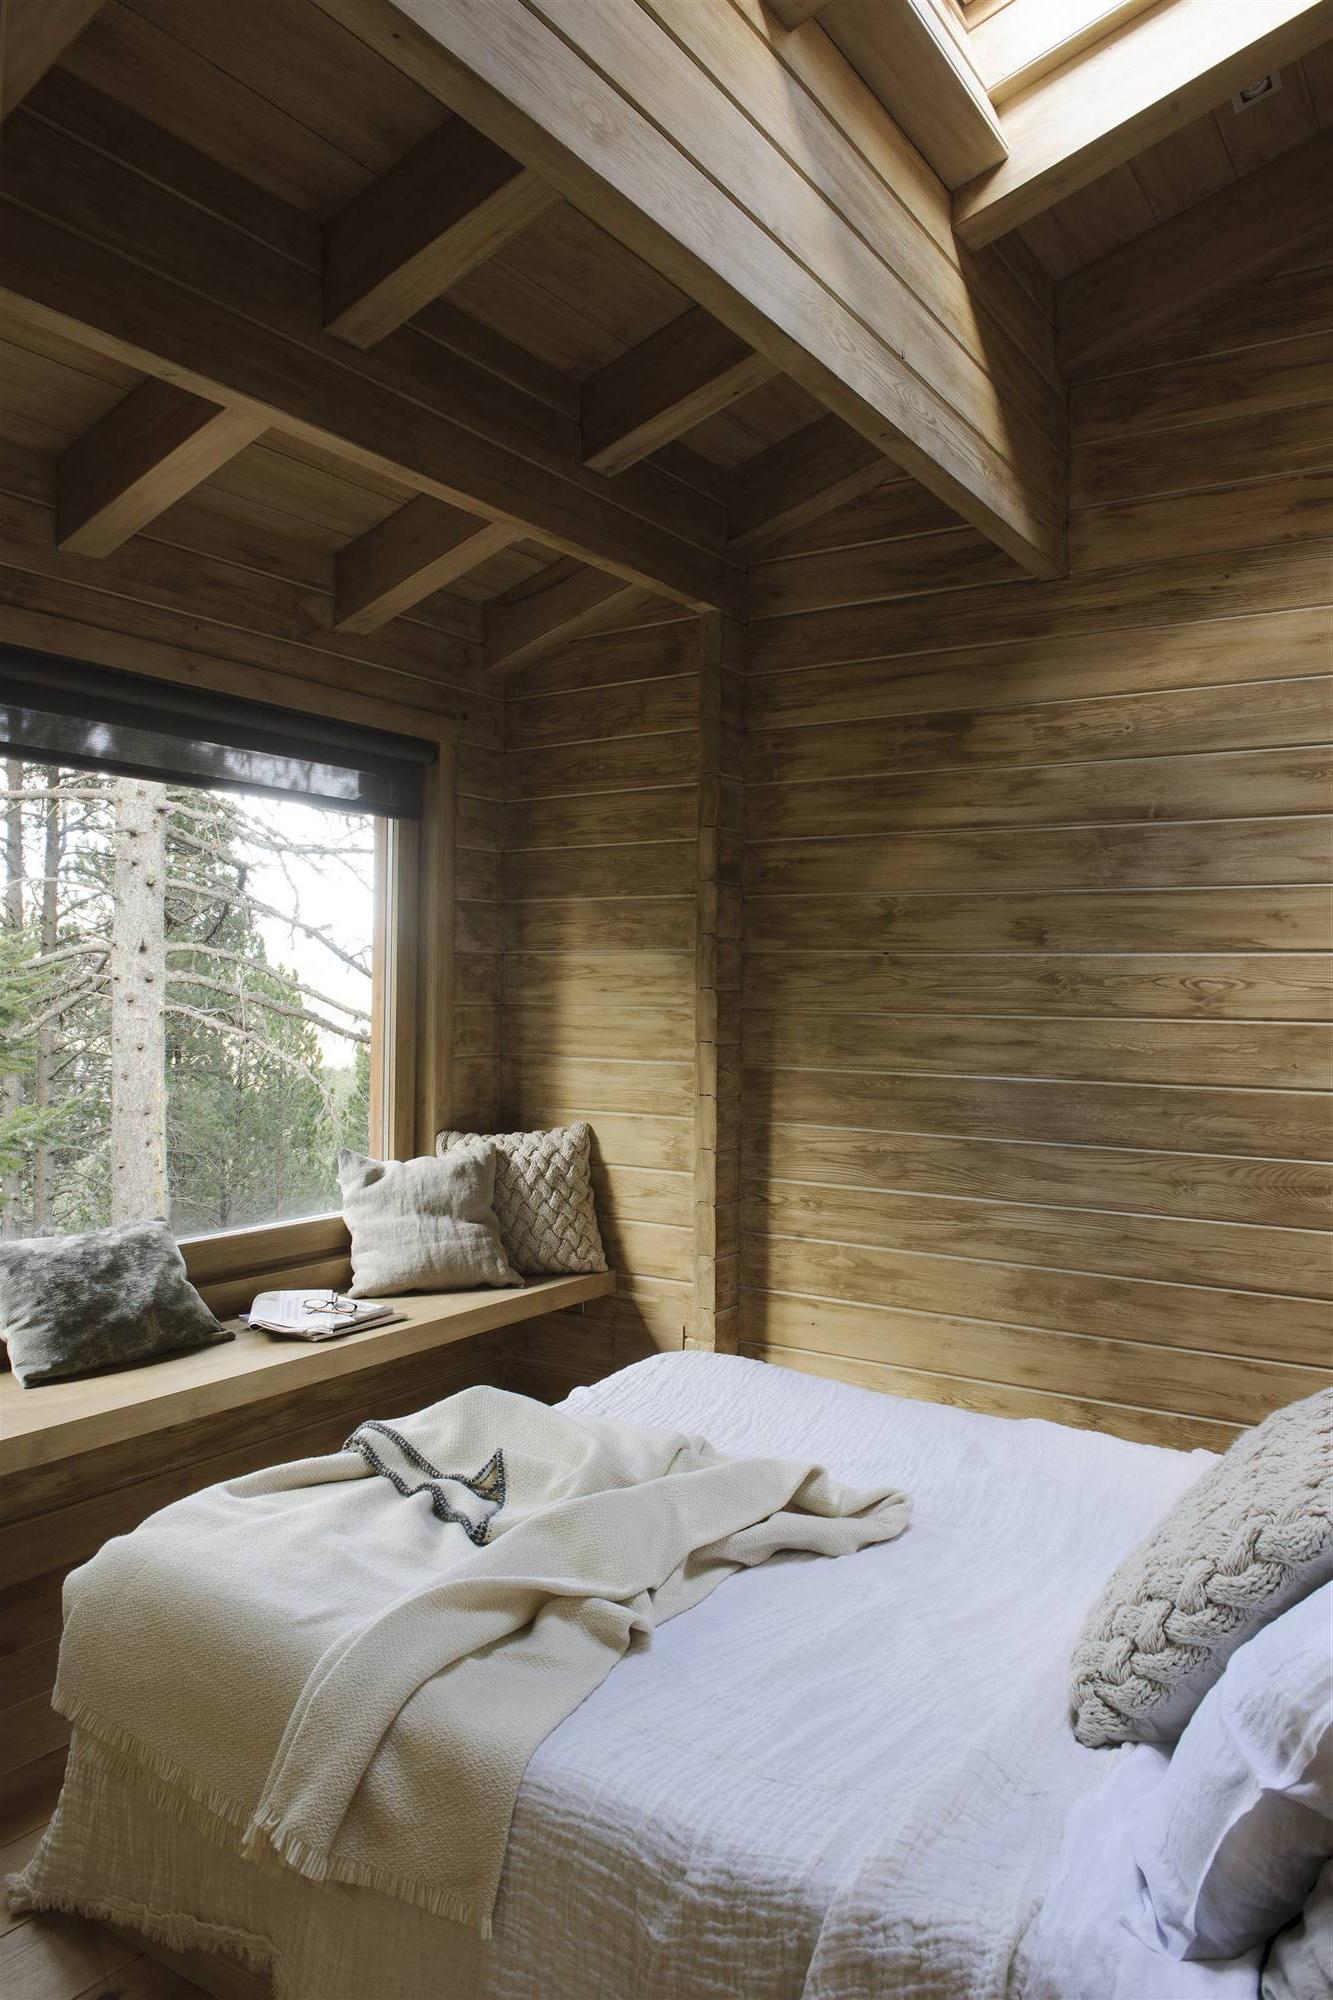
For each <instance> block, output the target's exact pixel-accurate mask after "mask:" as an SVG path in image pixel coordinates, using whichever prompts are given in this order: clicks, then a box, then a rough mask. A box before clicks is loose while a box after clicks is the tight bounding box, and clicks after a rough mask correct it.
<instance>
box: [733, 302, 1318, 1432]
mask: <svg viewBox="0 0 1333 2000" xmlns="http://www.w3.org/2000/svg"><path fill="white" fill-rule="evenodd" d="M1269 282H1270V283H1277V284H1279V285H1281V286H1282V298H1283V301H1284V309H1283V312H1282V313H1281V314H1278V315H1274V314H1273V313H1271V312H1267V311H1265V310H1263V309H1262V301H1261V300H1260V299H1259V298H1258V296H1257V293H1258V292H1260V291H1262V290H1263V288H1262V287H1260V288H1256V293H1255V294H1251V295H1250V296H1249V299H1248V304H1247V303H1246V300H1245V299H1244V298H1243V297H1241V296H1239V295H1238V297H1237V299H1236V301H1235V302H1234V304H1233V303H1231V302H1227V301H1223V302H1222V303H1221V305H1220V306H1219V308H1218V314H1219V332H1218V336H1217V345H1216V347H1214V346H1213V345H1212V344H1211V342H1210V338H1209V334H1210V328H1209V326H1208V325H1207V324H1200V325H1199V326H1198V327H1197V328H1196V329H1195V331H1194V333H1193V334H1192V335H1191V337H1190V338H1191V341H1192V342H1193V345H1192V346H1191V345H1190V344H1188V343H1186V344H1185V345H1184V346H1182V345H1181V344H1180V343H1179V342H1177V343H1176V344H1175V345H1174V346H1172V344H1171V343H1170V341H1169V340H1166V339H1164V338H1159V339H1158V341H1157V343H1156V345H1157V350H1158V353H1157V358H1156V359H1153V358H1151V357H1150V358H1149V359H1148V361H1147V362H1146V363H1145V365H1143V366H1138V365H1133V366H1129V367H1127V368H1126V370H1125V372H1123V373H1122V374H1120V375H1117V376H1114V377H1109V378H1105V379H1101V380H1095V381H1088V382H1083V383H1076V384H1075V385H1074V387H1073V392H1072V409H1073V427H1074V436H1073V489H1074V510H1073V515H1072V519H1071V528H1070V546H1071V551H1072V566H1071V574H1070V576H1069V577H1068V578H1067V579H1066V580H1064V581H1062V582H1055V583H1049V584H1036V583H1033V582H1031V581H1027V580H1023V581H1013V582H1006V583H1004V584H1002V585H1001V584H998V583H992V582H988V581H986V580H984V579H982V580H980V581H978V580H977V579H976V577H975V576H974V575H973V574H971V573H970V572H969V552H968V551H967V550H966V549H965V548H964V547H963V545H962V544H961V543H960V544H958V545H957V547H956V551H955V553H956V557H957V568H956V573H955V574H953V575H950V574H949V570H948V566H947V564H943V563H941V564H940V566H939V567H938V568H931V570H930V571H929V574H927V572H926V570H925V569H922V570H920V571H919V572H918V583H917V588H918V591H919V593H920V594H918V595H916V596H910V595H908V596H897V597H892V600H891V601H888V600H889V599H890V598H891V593H892V590H893V589H894V588H895V587H896V584H895V580H896V579H899V578H902V577H904V576H906V575H907V574H908V573H909V572H908V570H907V568H906V567H905V558H907V557H909V556H910V552H911V551H913V550H914V549H915V548H917V544H916V543H914V542H912V541H906V542H904V541H901V540H899V539H897V534H898V533H899V532H900V531H897V530H895V527H894V525H893V521H892V517H891V516H883V518H882V519H880V520H876V519H875V518H874V509H875V508H879V509H880V510H881V512H882V509H883V505H884V503H883V500H882V498H880V497H878V496H873V495H872V496H869V497H868V498H867V499H866V500H865V501H863V502H859V503H856V502H854V503H851V504H849V505H848V506H846V507H844V508H842V509H840V510H839V517H838V520H837V524H836V529H835V531H834V537H833V539H832V540H830V541H828V542H827V543H825V544H824V545H823V546H822V548H821V549H816V550H812V551H811V552H810V553H809V554H802V555H800V556H799V557H797V556H796V555H795V554H792V555H787V556H785V558H784V559H783V560H781V561H774V560H772V559H771V557H770V555H769V552H768V551H765V555H766V558H768V561H767V575H766V579H765V583H764V586H763V590H762V592H761V596H760V601H759V615H758V616H757V618H756V620H755V622H754V624H753V627H752V633H751V651H750V667H751V673H750V678H749V685H748V690H747V714H748V720H749V735H748V739H747V754H746V774H747V780H748V782H747V790H746V847H745V906H744V919H745V934H744V945H745V964H744V986H743V995H744V1019H743V1039H742V1056H743V1062H744V1074H743V1104H744V1111H745V1116H744V1130H745V1147H744V1156H743V1191H744V1192H743V1204H742V1216H741V1221H742V1229H743V1239H742V1240H743V1252H742V1267H741V1285H742V1291H741V1351H742V1352H743V1353H748V1354H754V1355H757V1356H760V1357H762V1358H767V1359H770V1360H773V1361H778V1362H781V1363H782V1364H784V1365H787V1366H793V1367H797V1368H805V1369H809V1370H812V1371H814V1372H816V1373H824V1374H830V1373H831V1374H840V1375H843V1376H845V1377H846V1378H848V1379H851V1380H855V1381H861V1382H865V1383H868V1384H870V1385H871V1386H874V1387H879V1388H883V1389H887V1390H890V1391H893V1392H895V1393H898V1394H907V1395H920V1396H930V1397H935V1398H938V1399H941V1400H944V1401H948V1402H954V1403H958V1404H960V1405H961V1406H963V1407H968V1408H977V1409H984V1410H994V1411H998V1412H1000V1413H1002V1414H1007V1415H1035V1416H1040V1415H1046V1416H1049V1417H1052V1418H1053V1419H1055V1420H1056V1421H1060V1422H1075V1423H1081V1424H1085V1425H1089V1426H1091V1427H1093V1428H1098V1429H1109V1430H1114V1431H1119V1432H1121V1433H1122V1434H1125V1435H1129V1436H1139V1437H1153V1438H1157V1439H1159V1440H1161V1441H1163V1442H1168V1443H1174V1444H1205V1445H1208V1446H1211V1447H1212V1448H1214V1449H1219V1448H1221V1447H1222V1446H1224V1445H1225V1443H1226V1441H1227V1439H1228V1438H1229V1436H1230V1435H1231V1434H1232V1427H1233V1426H1235V1425H1238V1424H1247V1423H1252V1422H1254V1421H1255V1420H1256V1419H1257V1418H1259V1417H1261V1416H1263V1415H1264V1414H1265V1412H1266V1411H1267V1410H1269V1409H1272V1408H1274V1407H1276V1406H1277V1405H1279V1404H1281V1403H1284V1402H1287V1401H1290V1400H1293V1399H1294V1398H1296V1397H1299V1396H1303V1395H1307V1394H1309V1393H1310V1392H1311V1391H1312V1390H1314V1389H1315V1388H1317V1387H1321V1386H1324V1385H1326V1384H1328V1383H1329V1382H1330V1381H1333V1366H1331V1363H1333V1347H1331V1345H1330V1340H1329V1306H1328V1302H1327V1301H1328V1294H1329V1288H1330V1273H1331V1272H1333V1258H1331V1257H1330V1246H1329V1238H1328V1235H1327V1227H1328V1223H1329V1219H1330V1205H1331V1202H1333V1169H1331V1168H1330V1166H1329V1165H1328V1164H1327V1162H1328V1158H1329V1153H1330V1146H1329V1136H1330V1130H1331V1129H1333V1121H1331V1120H1330V1115H1329V1114H1330V1097H1329V1087H1330V1084H1331V1083H1333V1068H1331V1064H1333V1047H1331V1046H1330V1029H1329V1023H1330V985H1329V960H1328V958H1327V956H1325V955H1324V954H1326V952H1327V950H1328V947H1329V945H1330V943H1333V936H1331V935H1330V922H1329V919H1330V914H1331V913H1333V895H1331V894H1330V890H1329V887H1328V886H1327V885H1328V884H1329V883H1330V880H1333V850H1331V849H1330V840H1329V824H1328V819H1327V812H1328V806H1329V798H1330V774H1331V773H1333V754H1331V753H1330V748H1329V745H1330V743H1331V742H1333V683H1331V682H1330V679H1329V672H1330V668H1331V667H1333V616H1331V614H1330V602H1331V601H1333V564H1331V562H1330V556H1331V554H1333V550H1331V548H1330V540H1329V537H1330V533H1331V532H1333V511H1331V509H1330V493H1333V488H1330V485H1329V481H1330V478H1331V477H1333V425H1331V424H1330V410H1331V409H1333V400H1331V398H1333V391H1331V390H1330V387H1329V384H1330V381H1333V376H1331V375H1330V373H1329V366H1328V361H1329V356H1328V354H1327V352H1326V351H1325V350H1326V348H1327V314H1326V311H1325V308H1324V306H1323V305H1322V304H1321V303H1320V300H1321V296H1322V295H1321V294H1320V291H1319V288H1318V287H1317V286H1316V287H1312V288H1310V290H1309V292H1308V300H1309V324H1308V327H1306V326H1304V325H1303V324H1302V312H1303V310H1304V309H1305V301H1306V297H1307V294H1306V293H1305V292H1303V290H1302V288H1301V287H1300V286H1299V285H1297V284H1285V285H1283V284H1282V280H1281V277H1280V274H1279V278H1278V279H1275V280H1271V281H1269ZM1227 342H1230V343H1232V344H1231V345H1229V346H1224V343H1227ZM858 507H859V508H862V509H864V512H865V527H864V529H863V530H862V531H858V528H857V525H856V514H857V511H858ZM921 539H922V540H924V541H925V542H926V543H932V542H933V543H935V544H936V545H937V552H939V553H942V551H943V547H944V544H945V539H946V538H945V536H944V535H943V534H941V533H939V532H938V531H936V532H933V533H928V534H926V535H925V536H924V537H922V538H921ZM921 553H922V554H926V555H929V553H930V552H929V550H922V551H921ZM821 565H822V574H821ZM877 595H878V596H879V597H880V598H882V599H883V600H885V601H882V602H876V601H875V600H876V597H877Z"/></svg>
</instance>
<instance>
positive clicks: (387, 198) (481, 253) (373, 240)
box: [324, 118, 556, 347]
mask: <svg viewBox="0 0 1333 2000" xmlns="http://www.w3.org/2000/svg"><path fill="white" fill-rule="evenodd" d="M555 199H556V197H555V195H554V193H553V192H552V191H551V189H549V188H547V187H544V186H543V184H542V183H541V181H539V180H538V179H537V177H536V175H535V174H530V173H528V172H527V170H526V169H525V168H524V167H522V166H521V165H520V164H519V162H518V161H517V160H513V159H510V157H509V155H508V154H507V153H504V152H502V151H501V150H500V148H499V147H498V146H493V145H492V144H491V143H490V141H489V139H484V138H483V137H482V135H481V133H480V132H474V131H473V130H471V128H470V127H469V126H467V125H464V124H463V123H462V121H461V120H460V119H456V118H451V119H449V120H447V121H446V122H445V123H444V124H443V126H441V127H440V128H439V129H437V130H436V131H434V132H431V133H428V134H427V136H426V137H425V138H424V139H422V140H421V141H420V142H419V143H418V144H417V145H416V146H414V147H413V149H412V151H411V152H410V153H408V154H406V155H405V156H404V158H403V159H401V160H400V161H399V162H398V163H397V164H396V165H395V166H394V167H392V168H391V169H390V170H389V172H388V173H387V174H385V175H384V176H383V177H382V178H381V179H379V180H376V181H372V182H371V184H370V186H369V187H367V188H364V189H363V190H362V191H361V193H360V194H358V195H355V196H354V197H353V199H352V200H351V201H350V202H349V203H348V204H347V206H346V207H345V208H342V209H340V210H339V211H338V213H337V215H335V216H333V217H332V218H331V220H330V221H329V222H328V223H326V225H325V229H324V324H325V326H326V327H327V328H328V329H329V331H330V333H336V334H339V335H340V336H341V337H342V339H344V340H347V341H350V342H351V343H352V345H353V346H355V347H373V346H374V344H375V343H376V341H379V340H383V339H384V337H385V335H386V334H389V333H392V332H393V329H394V328H395V327H396V326H401V325H402V323H403V321H404V320H408V319H411V318H413V317H414V315H415V314H416V313H418V312H420V310H421V308H422V307H423V306H425V305H429V303H430V301H431V300H432V299H435V298H438V297H439V295H440V293H441V292H447V291H449V290H450V289H451V287H453V286H454V285H456V284H457V283H458V282H459V280H460V279H462V278H463V277H465V276H466V275H467V273H468V272H469V271H470V270H471V269H472V268H473V266H474V265H476V264H479V263H481V262H483V260H484V259H485V258H487V257H490V256H493V255H494V253H495V252H496V251H497V250H499V249H501V248H502V247H503V245H504V244H505V243H507V242H508V241H509V239H510V237H511V236H516V235H517V234H518V233H519V231H520V230H522V229H526V228H527V226H528V224H529V223H531V222H535V221H536V220H537V218H538V217H539V216H541V215H543V214H544V213H545V211H546V210H547V209H548V208H550V207H551V205H552V203H553V202H554V201H555Z"/></svg>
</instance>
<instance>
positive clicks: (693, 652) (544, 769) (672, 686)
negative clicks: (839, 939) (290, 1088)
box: [501, 618, 738, 1395]
mask: <svg viewBox="0 0 1333 2000" xmlns="http://www.w3.org/2000/svg"><path fill="white" fill-rule="evenodd" d="M718 628H719V621H717V620H715V619H709V618H705V619H698V618H686V619H680V620H676V621H674V622H668V623H664V624H653V625H641V626H634V627H630V628H628V629H625V630H620V631H609V632H605V633H599V634H597V635H595V636H592V637H588V638H585V639H581V640H576V641H574V642H573V643H571V644H569V645H567V646H564V647H562V648H561V649H560V650H559V651H558V652H557V653H555V654H553V655H552V657H551V658H550V659H548V660H545V661H542V662H539V663H537V664H534V665H533V666H531V667H529V668H527V669H525V670H524V672H523V673H522V674H521V675H519V676H516V677H515V679H514V680H513V682H512V684H511V687H510V691H509V695H508V698H507V700H506V703H505V756H504V762H505V807H504V824H505V858H504V869H505V880H504V887H505V957H504V980H503V1054H504V1063H503V1074H504V1094H503V1117H502V1121H501V1122H502V1123H505V1124H512V1125H514V1126H519V1125H524V1126H527V1125H554V1124H560V1123H567V1122H569V1121H570V1120H571V1119H574V1118H586V1119H588V1120H589V1122H590V1123H591V1124H592V1126H593V1129H594V1132H595V1134H596V1154H597V1160H596V1174H597V1199H598V1212H599V1216H600V1219H601V1224H602V1232H603V1235H604V1237H605V1239H606V1247H607V1255H608V1257H609V1258H610V1261H611V1263H612V1265H613V1266H614V1268H615V1270H616V1272H617V1274H618V1278H619V1283H618V1290H617V1294H616V1297H615V1298H614V1299H608V1300H605V1301H603V1300H596V1301H593V1302H592V1303H590V1305H589V1306H588V1307H586V1308H585V1309H584V1311H583V1312H582V1313H581V1314H576V1315H568V1316H565V1317H563V1318H562V1319H556V1318H552V1319H551V1320H549V1321H546V1322H543V1324H542V1326H541V1327H539V1328H537V1327H533V1328H527V1327H525V1328H522V1329H519V1330H517V1331H516V1332H515V1333H514V1334H513V1335H511V1337H510V1353H511V1356H512V1357H513V1360H514V1363H515V1375H514V1379H515V1386H518V1387H524V1388H527V1389H529V1390H530V1391H532V1392H533V1393H542V1394H548V1395H554V1394H563V1393H564V1391H565V1389H566V1388H567V1387H569V1386H570V1384H571V1383H573V1382H575V1381H588V1380H595V1379H596V1378H597V1377H598V1376H599V1375H604V1374H606V1373H608V1372H609V1371H610V1370H611V1369H612V1368H613V1367H621V1366H623V1365H625V1363H627V1362H629V1361H633V1360H636V1359H638V1358H639V1357H640V1356H642V1355H643V1354H646V1353H650V1352H653V1351H654V1350H656V1349H661V1348H678V1347H680V1346H682V1345H684V1344H685V1342H686V1341H687V1340H689V1341H692V1340H693V1339H694V1338H695V1332H696V1311H695V1286H696V1255H695V1228H696V1215H695V1175H696V1171H702V1163H701V1162H700V1161H698V1160H697V1159H696V1130H697V1129H698V1130H699V1131H702V1130H703V1128H704V1121H703V1120H701V1119H698V1118H697V1116H696V1113H697V1109H698V1107H697V1101H696V1099H697V1090H698V1075H697V1065H696V991H695V988H696V979H695V973H696V947H697V945H698V943H699V939H700V937H701V934H702V931H703V930H704V929H705V928H706V925H705V926H701V925H700V924H699V921H698V912H699V906H700V900H701V897H702V896H705V895H708V896H709V897H710V898H711V904H710V906H711V905H716V904H717V902H718V899H717V898H716V897H715V896H713V895H712V889H713V888H714V887H715V883H713V882H711V880H710V881H709V882H708V883H705V881H704V879H703V876H702V875H701V865H700V862H701V842H700V817H701V809H702V800H703V794H702V792H701V787H700V783H699V774H700V758H701V754H702V745H703V741H704V737H703V733H702V732H701V722H702V721H703V719H704V714H705V708H706V706H707V704H708V701H709V698H710V692H712V691H715V690H716V687H717V682H718V676H719V674H720V657H721V639H720V633H719V629H718ZM718 701H720V697H718V698H717V701H714V704H713V716H712V720H711V722H710V732H709V741H710V744H717V745H720V740H721V734H720V732H721V717H720V712H719V710H718ZM733 754H735V753H733ZM733 870H734V862H733ZM705 872H706V871H705ZM721 901H722V903H723V904H725V902H726V899H725V897H724V898H722V899H721ZM728 928H729V929H730V930H731V931H732V933H733V941H732V945H731V954H730V971H729V972H728V971H727V970H726V967H725V964H724V970H723V977H724V979H725V978H728V977H729V978H730V980H731V984H732V988H733V990H734V987H735V983H736V979H737V977H738V959H737V954H736V950H735V945H734V932H735V930H736V928H737V915H736V899H735V897H734V895H733V898H732V902H731V907H730V910H729V911H725V910H724V913H723V915H722V918H721V921H720V923H719V924H718V925H717V928H716V929H715V930H714V932H713V935H714V936H717V935H718V932H719V931H720V932H723V933H724V932H725V931H726V930H727V929H728ZM719 953H720V956H721V958H722V960H723V961H725V960H726V957H727V940H726V938H725V936H722V937H720V938H719ZM722 1068H723V1073H724V1075H725V1073H726V1065H725V1063H724V1064H723V1065H722ZM734 1074H735V1070H734V1064H732V1065H731V1075H732V1076H733V1078H734ZM724 1173H725V1168H724ZM705 1227H706V1225H705Z"/></svg>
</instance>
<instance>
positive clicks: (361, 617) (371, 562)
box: [333, 494, 518, 632]
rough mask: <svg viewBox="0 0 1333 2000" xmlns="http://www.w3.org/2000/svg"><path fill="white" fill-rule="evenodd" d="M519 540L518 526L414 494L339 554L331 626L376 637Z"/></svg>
mask: <svg viewBox="0 0 1333 2000" xmlns="http://www.w3.org/2000/svg"><path fill="white" fill-rule="evenodd" d="M517 539H518V530H517V529H516V528H512V527H508V526H506V525H505V524H504V523H502V522H498V521H483V520H481V519H479V518H478V516H477V515H475V514H465V513H462V512H461V511H460V510H459V509H458V508H457V507H446V506H444V505H442V503H441V502H440V501H438V500H430V499H428V498H427V497H426V495H425V494H419V495H418V496H417V498H416V499H415V500H409V501H408V503H407V505H406V506H405V507H400V508H399V510H398V512H397V513H396V514H391V515H390V516H389V518H388V520H387V521H381V522H380V523H379V525H378V527H374V528H370V529H368V530H367V531H366V533H365V534H364V535H358V536H357V539H356V540H355V541H354V542H349V543H348V544H347V546H346V548H344V549H340V550H339V552H338V558H337V564H336V579H335V588H334V610H333V622H334V624H335V626H337V628H338V629H339V631H342V632H374V631H375V630H377V628H378V627H379V626H381V625H387V624H388V622H389V620H390V619H391V618H397V617H398V615H399V614H400V613H401V612H403V611H408V610H410V609H411V607H412V606H413V605H414V604H420V603H421V601H422V599H423V598H426V597H431V596H433V595H434V593H435V592H436V591H437V590H443V589H444V588H445V587H446V585H448V584H451V583H453V582H454V581H455V579H456V578H458V577H460V576H465V575H466V574H467V572H468V571H469V570H470V569H476V568H477V566H478V564H480V563H484V562H485V561H487V559H488V558H489V557H491V556H494V555H498V554H499V552H500V550H501V549H507V548H508V547H509V545H510V544H511V542H514V541H516V540H517Z"/></svg>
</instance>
